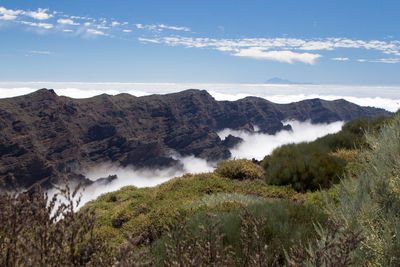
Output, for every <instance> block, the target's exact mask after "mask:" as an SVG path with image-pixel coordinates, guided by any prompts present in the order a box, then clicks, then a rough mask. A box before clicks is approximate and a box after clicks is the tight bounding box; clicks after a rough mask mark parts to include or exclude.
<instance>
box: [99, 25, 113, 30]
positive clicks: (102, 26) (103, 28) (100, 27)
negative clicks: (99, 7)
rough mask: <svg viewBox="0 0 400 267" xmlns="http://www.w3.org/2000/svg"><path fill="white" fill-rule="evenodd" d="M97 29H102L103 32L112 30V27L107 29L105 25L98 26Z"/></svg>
mask: <svg viewBox="0 0 400 267" xmlns="http://www.w3.org/2000/svg"><path fill="white" fill-rule="evenodd" d="M96 27H97V29H102V30H108V29H110V27H107V26H104V25H97V26H96Z"/></svg>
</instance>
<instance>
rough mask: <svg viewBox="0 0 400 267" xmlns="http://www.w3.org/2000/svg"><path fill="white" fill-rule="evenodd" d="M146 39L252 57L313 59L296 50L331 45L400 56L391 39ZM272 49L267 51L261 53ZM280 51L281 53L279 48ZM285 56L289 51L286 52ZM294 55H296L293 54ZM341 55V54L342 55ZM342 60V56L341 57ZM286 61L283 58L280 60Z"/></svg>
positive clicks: (327, 47)
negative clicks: (285, 56) (291, 54)
mask: <svg viewBox="0 0 400 267" xmlns="http://www.w3.org/2000/svg"><path fill="white" fill-rule="evenodd" d="M136 26H137V27H138V28H145V27H146V25H145V26H144V25H142V24H137V25H136ZM147 40H148V41H149V42H150V41H151V42H153V43H155V42H156V41H157V43H160V44H161V43H164V44H166V45H169V46H180V45H181V46H184V47H196V48H208V49H215V50H218V51H223V52H231V53H232V55H247V54H251V55H257V56H255V57H254V58H262V57H263V56H264V57H266V58H275V57H276V55H275V54H276V52H275V51H291V52H292V53H296V54H302V56H301V57H300V58H302V59H305V60H302V61H306V62H314V61H315V59H316V58H318V57H320V56H321V55H320V54H319V53H318V54H308V53H299V52H298V51H299V50H306V51H323V50H329V51H331V50H335V49H345V48H346V49H350V48H353V49H365V50H376V51H379V52H382V53H384V54H391V55H399V56H400V42H399V41H396V40H393V41H390V42H385V41H377V40H372V41H363V40H350V39H346V38H325V39H321V38H317V39H296V38H241V39H216V38H207V37H205V38H192V37H183V36H173V37H171V36H167V37H156V38H147ZM268 52H273V53H269V54H264V53H268ZM280 54H281V55H283V54H284V53H282V52H280ZM288 57H289V55H288ZM279 58H280V57H279ZM296 58H298V57H296ZM344 58H345V57H342V59H344ZM342 61H344V60H342ZM284 62H286V61H284Z"/></svg>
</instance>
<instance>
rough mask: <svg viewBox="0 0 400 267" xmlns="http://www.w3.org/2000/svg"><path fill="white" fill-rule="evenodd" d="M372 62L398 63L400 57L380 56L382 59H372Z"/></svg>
mask: <svg viewBox="0 0 400 267" xmlns="http://www.w3.org/2000/svg"><path fill="white" fill-rule="evenodd" d="M370 62H376V63H388V64H397V63H400V58H380V59H375V60H372V61H370Z"/></svg>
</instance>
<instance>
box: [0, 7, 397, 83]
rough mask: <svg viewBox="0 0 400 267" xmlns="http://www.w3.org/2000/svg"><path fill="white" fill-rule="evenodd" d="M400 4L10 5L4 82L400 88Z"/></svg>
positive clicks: (4, 27)
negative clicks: (279, 81) (275, 80)
mask: <svg viewBox="0 0 400 267" xmlns="http://www.w3.org/2000/svg"><path fill="white" fill-rule="evenodd" d="M399 11H400V1H397V0H376V1H371V0H351V1H350V0H336V1H325V0H315V1H314V0H303V1H299V0H280V1H266V0H264V1H251V0H247V1H235V0H230V1H224V0H218V1H216V0H214V1H208V0H203V1H189V0H186V1H164V0H159V1H153V0H146V1H132V0H130V1H128V0H112V1H111V0H110V1H105V0H96V1H92V0H80V1H78V0H69V1H54V0H48V1H35V0H30V1H26V0H10V1H8V0H7V1H2V0H0V81H80V82H208V83H219V82H220V83H262V82H264V81H266V80H268V79H270V78H272V77H281V78H283V79H289V80H292V81H298V82H310V83H319V84H373V85H377V84H378V85H379V84H382V85H392V84H394V85H399V84H400V75H399V70H400V30H399V29H400V16H399Z"/></svg>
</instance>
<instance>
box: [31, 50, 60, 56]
mask: <svg viewBox="0 0 400 267" xmlns="http://www.w3.org/2000/svg"><path fill="white" fill-rule="evenodd" d="M29 53H30V54H36V55H52V54H54V52H51V51H46V50H31V51H29Z"/></svg>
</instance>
